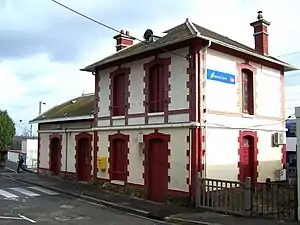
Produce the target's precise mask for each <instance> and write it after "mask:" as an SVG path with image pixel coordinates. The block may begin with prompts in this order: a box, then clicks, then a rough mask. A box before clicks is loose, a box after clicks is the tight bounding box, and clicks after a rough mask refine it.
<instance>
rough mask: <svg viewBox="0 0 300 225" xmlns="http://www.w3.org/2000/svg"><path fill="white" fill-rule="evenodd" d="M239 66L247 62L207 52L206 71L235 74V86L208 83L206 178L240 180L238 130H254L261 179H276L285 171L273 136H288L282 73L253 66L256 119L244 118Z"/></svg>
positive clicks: (212, 81) (279, 150)
mask: <svg viewBox="0 0 300 225" xmlns="http://www.w3.org/2000/svg"><path fill="white" fill-rule="evenodd" d="M237 62H239V63H242V62H245V60H242V59H239V58H237V57H232V56H229V55H226V54H223V53H219V52H216V51H214V50H208V56H207V69H211V70H217V71H220V72H223V73H228V74H232V75H234V76H235V80H236V83H235V84H227V83H222V82H219V81H214V80H208V79H206V101H207V102H206V105H207V112H208V113H207V117H206V120H207V133H206V160H207V161H206V164H207V171H206V172H207V173H206V175H207V177H212V178H220V179H228V180H237V174H238V167H237V163H238V161H239V156H238V148H239V143H238V136H239V130H253V131H257V134H258V152H259V154H258V161H259V166H258V173H259V177H258V179H259V180H261V181H265V179H266V178H267V177H270V178H271V179H276V178H277V175H276V171H277V170H279V169H281V167H282V166H281V147H278V148H274V147H272V145H271V135H272V133H274V132H285V125H284V123H283V122H282V121H283V119H284V118H283V116H284V115H283V113H282V112H283V110H282V109H283V108H282V104H281V102H282V97H283V95H282V89H281V85H282V83H281V78H280V72H279V71H276V70H273V69H268V68H265V67H263V66H261V65H258V64H255V63H252V62H250V64H251V65H252V66H253V67H255V68H256V69H257V74H256V76H255V77H254V91H255V93H254V96H255V98H254V101H255V102H254V103H255V115H254V116H249V115H244V114H243V113H242V108H241V106H242V102H241V94H242V86H241V77H239V72H238V69H237Z"/></svg>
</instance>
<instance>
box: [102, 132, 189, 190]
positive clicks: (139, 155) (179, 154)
mask: <svg viewBox="0 0 300 225" xmlns="http://www.w3.org/2000/svg"><path fill="white" fill-rule="evenodd" d="M139 132H140V130H125V131H122V134H125V135H129V136H130V140H129V143H128V147H129V154H128V159H129V165H128V171H129V176H128V178H127V182H128V183H129V184H136V185H141V186H143V185H144V178H143V173H144V166H143V161H144V159H145V155H144V153H143V146H142V145H140V144H139V143H138V133H139ZM152 132H153V129H144V130H143V131H142V134H143V135H147V134H149V133H152ZM158 132H161V133H164V134H171V140H170V142H169V144H168V148H169V149H171V152H170V155H169V162H170V168H169V171H168V175H169V176H170V182H169V183H168V189H169V190H178V191H182V192H188V191H189V185H188V184H187V182H186V179H187V178H189V171H188V170H187V168H186V165H187V164H188V163H189V157H187V155H186V151H187V150H189V143H188V142H187V141H186V137H187V136H189V128H164V129H159V130H158ZM112 134H115V131H102V132H98V136H99V139H100V140H105V139H107V137H108V135H112ZM98 145H99V149H100V151H99V152H98V157H107V158H108V157H109V152H108V147H109V142H106V141H102V142H101V141H100V142H99V143H98ZM107 168H109V163H108V165H107ZM98 178H100V179H105V180H108V179H109V173H108V170H104V171H101V170H99V171H98ZM112 183H117V184H122V182H119V181H112ZM123 184H124V183H123Z"/></svg>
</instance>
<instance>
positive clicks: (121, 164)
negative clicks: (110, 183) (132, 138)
mask: <svg viewBox="0 0 300 225" xmlns="http://www.w3.org/2000/svg"><path fill="white" fill-rule="evenodd" d="M126 151H127V147H126V145H125V141H124V140H122V139H115V140H114V141H113V144H112V149H111V157H112V163H111V179H112V180H120V181H125V178H126V176H127V169H126V164H127V154H126Z"/></svg>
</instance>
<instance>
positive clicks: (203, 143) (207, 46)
mask: <svg viewBox="0 0 300 225" xmlns="http://www.w3.org/2000/svg"><path fill="white" fill-rule="evenodd" d="M210 46H211V41H208V44H207V45H206V46H204V47H203V48H202V49H201V50H200V51H199V53H200V54H201V53H204V57H203V64H202V65H203V69H204V74H203V87H202V91H203V93H202V94H201V98H199V99H200V102H199V106H200V109H201V110H202V112H203V114H202V116H203V117H202V118H201V117H200V118H201V119H202V121H200V123H201V124H202V122H203V129H202V132H201V133H202V134H201V135H202V136H204V137H206V110H207V109H206V76H207V75H206V73H207V63H206V58H207V49H208V48H209V47H210ZM199 62H201V60H199ZM198 68H201V65H199V66H198ZM201 101H202V102H203V103H202V107H201ZM200 113H201V112H200ZM200 115H201V114H200ZM201 138H202V137H201ZM201 145H202V149H205V150H206V141H204V142H202V143H201ZM203 158H204V165H206V157H205V156H202V161H203ZM201 166H202V165H201ZM201 173H202V171H201ZM201 173H200V174H198V177H199V176H200V177H206V166H204V176H201Z"/></svg>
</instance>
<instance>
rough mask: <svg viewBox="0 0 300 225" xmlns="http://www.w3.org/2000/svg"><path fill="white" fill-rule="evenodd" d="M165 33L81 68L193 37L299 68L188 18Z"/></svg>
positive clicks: (101, 64)
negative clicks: (155, 38) (151, 40)
mask: <svg viewBox="0 0 300 225" xmlns="http://www.w3.org/2000/svg"><path fill="white" fill-rule="evenodd" d="M164 33H166V35H165V36H163V37H161V38H159V39H158V40H156V41H155V42H153V43H146V42H140V43H138V44H135V45H132V46H130V47H127V48H125V49H123V50H121V51H118V52H116V53H114V54H113V55H110V56H108V57H106V58H104V59H102V60H100V61H98V62H96V63H93V64H91V65H89V66H87V67H85V68H84V69H81V70H82V71H88V72H94V71H95V68H96V67H98V66H103V65H105V64H108V63H112V62H114V61H117V60H120V59H125V58H127V57H129V56H134V55H138V54H141V53H144V52H147V51H150V50H154V49H159V48H162V47H165V46H168V45H171V44H175V43H179V42H183V41H186V40H190V39H193V38H201V39H205V40H208V41H211V42H212V43H215V44H218V45H223V46H225V47H228V48H231V49H235V50H237V51H240V52H244V53H246V54H250V55H253V56H255V57H258V58H261V59H264V60H267V61H271V62H273V63H276V64H279V65H282V66H284V68H285V71H292V70H297V69H296V68H295V67H293V66H291V65H290V64H288V63H285V62H283V61H281V60H278V59H276V58H274V57H271V56H267V55H264V54H261V53H259V52H257V51H255V49H253V48H251V47H249V46H246V45H244V44H242V43H239V42H237V41H234V40H232V39H230V38H228V37H226V36H223V35H221V34H218V33H216V32H213V31H211V30H208V29H206V28H204V27H201V26H199V25H197V24H195V23H192V22H190V21H189V20H188V19H187V20H186V22H184V23H182V24H180V25H178V26H176V27H173V28H171V29H169V30H167V31H165V32H164Z"/></svg>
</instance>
